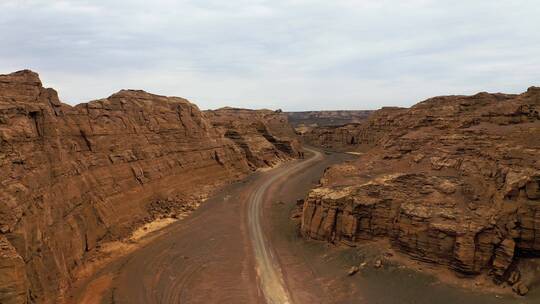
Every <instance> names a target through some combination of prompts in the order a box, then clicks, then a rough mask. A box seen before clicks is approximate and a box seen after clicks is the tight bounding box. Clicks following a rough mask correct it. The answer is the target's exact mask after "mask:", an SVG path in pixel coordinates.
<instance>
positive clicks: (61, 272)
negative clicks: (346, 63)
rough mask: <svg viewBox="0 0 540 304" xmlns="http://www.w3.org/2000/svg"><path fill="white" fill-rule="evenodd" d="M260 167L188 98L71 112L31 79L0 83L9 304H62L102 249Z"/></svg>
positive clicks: (1, 282) (107, 103) (1, 263)
mask: <svg viewBox="0 0 540 304" xmlns="http://www.w3.org/2000/svg"><path fill="white" fill-rule="evenodd" d="M283 127H284V126H283ZM277 141H278V143H277V144H278V145H280V144H281V143H280V142H279V140H277ZM283 146H284V147H285V146H287V145H286V143H283ZM283 149H284V150H286V149H287V148H283ZM290 149H292V148H290ZM280 151H282V150H280ZM250 163H251V165H252V166H253V165H254V166H257V165H258V164H253V163H252V162H250ZM250 163H248V160H247V159H246V157H245V153H244V150H243V148H240V147H239V146H238V145H237V144H235V143H234V142H233V141H231V140H230V139H227V138H225V137H223V136H222V134H221V133H220V131H218V130H216V129H215V128H214V127H213V126H212V124H211V123H210V122H209V121H208V120H207V118H205V117H204V115H203V114H202V113H201V111H199V109H198V108H197V107H196V106H195V105H193V104H191V103H190V102H188V101H187V100H185V99H182V98H176V97H163V96H157V95H153V94H149V93H146V92H144V91H120V92H118V93H116V94H114V95H112V96H110V97H109V98H106V99H101V100H96V101H92V102H89V103H85V104H80V105H78V106H75V107H71V106H69V105H66V104H63V103H61V102H60V101H59V99H58V96H57V94H56V92H55V91H54V90H52V89H46V88H43V87H42V85H41V82H40V80H39V77H38V75H37V74H35V73H33V72H31V71H21V72H17V73H13V74H10V75H0V270H1V272H0V302H1V303H26V302H31V303H55V302H56V300H55V299H56V297H57V296H59V295H61V294H62V292H63V291H64V290H65V289H66V288H67V287H68V286H69V284H70V282H71V281H72V279H73V277H74V274H75V270H76V269H77V267H78V266H79V265H81V263H82V262H83V261H84V258H85V256H87V254H88V253H89V252H91V251H92V250H94V248H96V246H98V245H99V243H100V242H103V241H106V240H112V239H118V238H122V237H125V236H127V235H128V234H129V233H131V231H133V229H134V228H135V227H138V226H140V225H142V224H143V223H145V222H147V221H150V220H152V219H153V218H155V217H157V216H160V214H163V213H166V215H170V216H174V213H175V212H177V211H178V210H180V211H181V210H182V208H183V207H181V206H180V207H179V206H178V205H179V204H180V205H184V204H185V205H186V206H185V208H191V207H190V206H191V205H190V203H191V202H192V201H193V200H195V199H198V198H199V197H201V196H204V195H206V194H208V193H209V191H211V190H212V189H215V188H216V187H218V186H220V185H223V184H225V183H229V182H231V181H234V180H237V179H239V178H242V177H244V176H246V174H248V173H249V172H250V171H251V170H250Z"/></svg>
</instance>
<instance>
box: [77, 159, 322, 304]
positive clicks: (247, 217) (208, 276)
mask: <svg viewBox="0 0 540 304" xmlns="http://www.w3.org/2000/svg"><path fill="white" fill-rule="evenodd" d="M308 150H309V151H310V152H311V156H310V158H309V159H306V160H301V161H300V160H297V161H292V162H289V163H286V164H284V165H282V166H280V167H279V168H276V169H272V170H269V171H267V172H258V173H256V174H254V175H252V176H250V177H249V178H247V179H246V180H244V181H242V182H239V183H236V184H233V185H230V186H228V187H226V188H225V189H223V190H222V191H220V192H218V193H216V195H215V196H214V197H212V198H211V199H209V200H208V201H207V202H205V203H204V204H202V206H201V207H200V208H199V209H198V210H197V211H195V212H194V213H193V214H192V215H191V216H190V217H188V218H186V219H185V220H182V221H179V222H177V223H175V224H173V225H171V226H169V227H167V228H165V230H164V231H162V232H161V234H160V235H159V236H157V237H156V238H155V240H153V241H152V242H150V243H149V244H148V245H146V246H145V247H143V248H141V249H139V250H136V251H135V252H133V253H132V254H130V255H129V256H127V257H124V258H121V259H119V260H117V261H116V262H113V263H111V264H109V265H108V266H106V267H105V268H104V269H102V270H101V271H99V272H98V273H97V274H95V275H94V276H93V277H92V278H91V279H89V280H87V281H86V282H85V283H83V284H81V286H80V288H78V289H77V290H76V291H75V292H74V295H73V296H72V297H71V301H70V302H73V303H116V304H118V303H129V304H137V303H234V304H239V303H250V304H252V303H268V304H278V303H279V304H281V303H291V302H292V301H291V299H292V298H294V297H292V296H291V294H290V291H289V289H288V288H287V286H286V284H285V283H284V282H285V281H286V280H284V279H283V276H282V270H281V268H280V264H279V262H278V259H277V257H276V256H275V254H274V251H273V250H272V248H271V246H270V243H269V241H267V237H268V236H269V235H268V234H265V231H263V230H265V229H266V227H267V226H265V225H262V223H261V217H263V214H262V210H263V209H264V208H263V207H264V205H265V202H266V203H268V202H272V201H273V200H275V197H276V193H268V190H269V189H272V188H275V187H273V186H279V187H282V186H283V185H284V184H285V185H286V187H287V188H289V187H293V188H294V187H295V185H294V184H293V183H287V182H288V180H289V178H290V177H291V176H293V175H294V174H295V173H298V171H300V170H303V171H304V173H306V170H308V171H311V170H312V168H314V167H313V166H314V165H315V163H318V164H317V165H322V163H323V162H324V161H323V160H324V159H325V158H324V157H323V155H322V154H321V153H320V152H318V151H315V150H311V149H308ZM313 170H314V169H313ZM318 170H319V171H320V169H318ZM314 174H316V173H314ZM263 227H265V229H263ZM267 233H272V231H268V232H267ZM96 286H99V288H95V287H96ZM304 292H305V291H304ZM85 299H90V300H89V301H88V300H85Z"/></svg>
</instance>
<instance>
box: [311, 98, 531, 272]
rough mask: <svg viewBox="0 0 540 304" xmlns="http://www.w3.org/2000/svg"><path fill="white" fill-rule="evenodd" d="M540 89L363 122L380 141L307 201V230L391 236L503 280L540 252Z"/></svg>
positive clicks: (333, 173) (333, 235)
mask: <svg viewBox="0 0 540 304" xmlns="http://www.w3.org/2000/svg"><path fill="white" fill-rule="evenodd" d="M539 111H540V90H538V89H537V88H532V89H529V90H528V91H527V92H526V93H523V94H520V95H506V94H487V93H481V94H477V95H474V96H446V97H436V98H431V99H428V100H426V101H424V102H421V103H419V104H417V105H415V106H413V107H411V108H410V109H400V110H396V111H394V112H393V113H392V114H390V115H386V114H388V113H386V114H385V115H378V113H377V112H376V113H374V114H372V115H371V116H370V118H369V119H368V121H367V122H366V123H365V125H364V128H365V129H366V130H367V129H370V128H371V129H372V130H379V131H380V132H381V133H380V135H379V136H378V138H379V140H378V141H376V142H375V144H374V146H373V147H372V148H371V149H370V150H367V151H366V153H364V154H363V155H361V156H360V157H359V159H358V161H356V162H354V163H347V164H342V165H337V166H333V167H331V168H330V169H328V170H327V171H326V173H325V175H324V176H323V178H322V180H321V184H322V185H321V186H320V187H319V188H315V189H313V190H312V191H311V192H310V194H309V195H308V197H307V199H306V200H305V204H304V208H303V217H302V228H301V229H302V232H303V234H304V235H305V236H307V237H311V238H315V239H320V240H329V241H337V240H340V239H346V240H349V241H353V242H354V241H361V240H362V239H373V238H389V239H390V240H391V241H392V244H393V246H394V247H395V248H398V249H399V250H401V251H402V252H404V253H406V254H408V255H410V256H411V257H413V258H416V259H420V260H423V261H428V262H433V263H437V264H442V265H447V266H448V267H450V268H452V269H454V270H456V271H458V272H461V273H466V274H479V273H483V272H491V273H493V275H494V277H495V278H496V280H499V281H500V280H505V279H506V278H507V277H508V276H509V275H510V274H511V272H512V271H513V269H514V266H516V265H517V266H519V260H520V257H521V256H524V255H531V254H532V255H539V254H540V115H539Z"/></svg>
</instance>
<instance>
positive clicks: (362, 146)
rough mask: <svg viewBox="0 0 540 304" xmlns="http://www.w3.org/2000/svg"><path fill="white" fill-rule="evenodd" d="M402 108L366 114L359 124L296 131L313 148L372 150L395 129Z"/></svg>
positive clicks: (385, 109)
mask: <svg viewBox="0 0 540 304" xmlns="http://www.w3.org/2000/svg"><path fill="white" fill-rule="evenodd" d="M405 110H406V109H403V108H390V107H387V108H382V109H381V110H378V111H375V112H373V113H372V112H369V111H366V112H367V114H368V115H367V116H365V118H364V119H359V120H358V121H359V122H354V123H347V124H344V125H326V126H315V127H302V126H301V127H298V128H297V129H296V130H297V131H298V134H299V135H301V136H302V139H303V140H304V141H305V142H306V143H308V144H310V145H313V146H318V147H322V148H325V149H330V150H336V151H365V150H367V149H370V148H372V147H373V146H374V145H375V144H376V143H377V141H378V140H379V139H380V137H381V136H382V135H384V134H385V133H386V132H388V131H390V130H391V129H392V128H393V127H395V125H394V124H395V121H394V117H397V116H398V115H399V114H400V113H401V112H403V111H405Z"/></svg>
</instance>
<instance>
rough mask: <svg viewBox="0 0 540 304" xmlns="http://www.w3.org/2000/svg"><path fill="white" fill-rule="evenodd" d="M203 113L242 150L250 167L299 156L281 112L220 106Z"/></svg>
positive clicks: (289, 128)
mask: <svg viewBox="0 0 540 304" xmlns="http://www.w3.org/2000/svg"><path fill="white" fill-rule="evenodd" d="M204 115H205V117H207V118H208V120H209V121H210V122H211V123H212V124H213V126H214V127H216V128H217V129H218V130H219V131H220V132H221V134H223V136H224V137H226V138H229V139H231V140H232V141H233V142H235V143H236V144H237V145H238V146H239V147H240V148H241V149H242V150H243V152H244V154H245V156H246V158H247V160H248V163H249V164H250V166H251V167H252V168H258V167H266V166H272V165H274V164H275V163H277V162H278V161H280V160H284V159H288V158H291V157H297V156H301V155H302V149H301V147H300V143H299V141H298V139H297V137H296V134H295V132H294V129H293V128H292V127H291V126H290V125H289V122H288V119H287V115H285V114H284V113H283V112H281V111H271V110H248V109H236V108H222V109H218V110H208V111H204Z"/></svg>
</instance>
